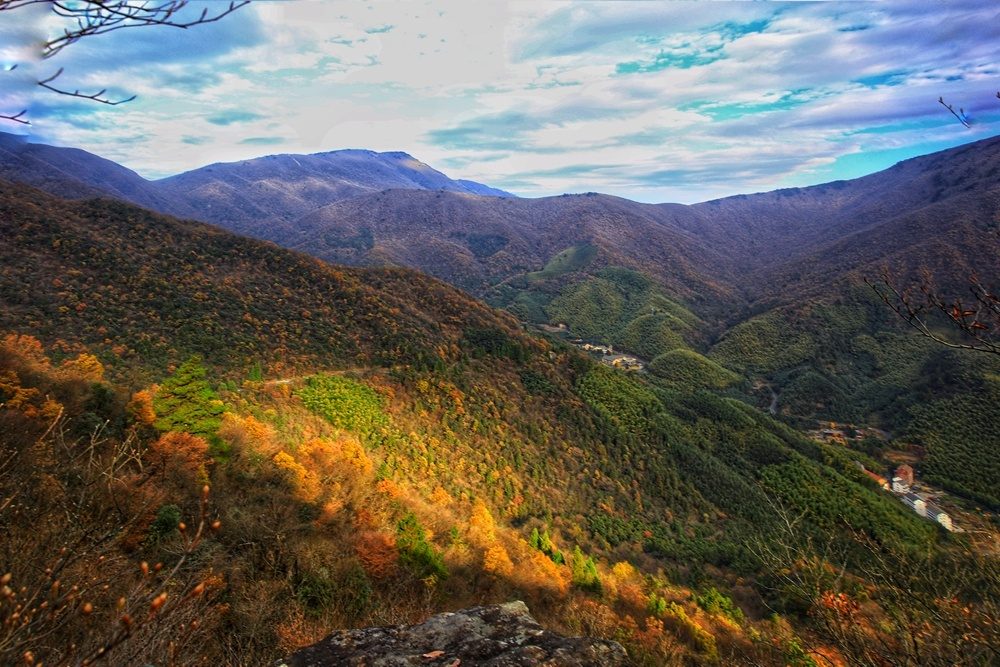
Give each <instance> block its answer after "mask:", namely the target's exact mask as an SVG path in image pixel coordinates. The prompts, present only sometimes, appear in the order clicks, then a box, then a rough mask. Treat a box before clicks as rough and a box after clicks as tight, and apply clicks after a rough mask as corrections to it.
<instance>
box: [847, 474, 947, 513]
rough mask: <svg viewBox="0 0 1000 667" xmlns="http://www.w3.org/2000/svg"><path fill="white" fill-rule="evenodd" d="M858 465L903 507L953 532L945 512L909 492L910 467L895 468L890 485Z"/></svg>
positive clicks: (911, 485)
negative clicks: (892, 494) (891, 493)
mask: <svg viewBox="0 0 1000 667" xmlns="http://www.w3.org/2000/svg"><path fill="white" fill-rule="evenodd" d="M858 465H859V466H861V469H862V470H864V472H865V474H866V475H868V476H869V477H871V478H872V479H873V480H875V481H876V482H877V483H878V485H879V486H881V487H882V488H883V489H885V490H886V491H892V492H893V493H894V494H896V497H897V498H899V499H900V501H902V503H903V504H904V505H906V506H907V507H909V508H910V509H912V510H913V511H914V512H916V513H917V514H919V515H920V516H922V517H925V518H928V519H930V520H931V521H936V522H937V523H939V524H941V525H942V526H944V528H946V529H947V530H955V527H954V525H953V524H952V522H951V517H950V516H949V515H948V513H947V512H945V511H944V510H942V509H941V508H940V507H938V506H937V505H935V504H934V503H932V502H929V501H928V500H927V499H926V498H924V497H923V496H921V495H919V494H917V493H914V492H913V491H912V490H911V489H912V488H913V468H912V467H910V466H909V465H907V464H905V463H904V464H903V465H901V466H899V467H898V468H896V472H895V474H894V475H893V477H892V483H891V484H890V483H889V481H888V480H886V479H885V478H884V477H880V476H878V475H876V474H875V473H873V472H872V471H870V470H865V467H864V466H863V465H861V464H860V463H858Z"/></svg>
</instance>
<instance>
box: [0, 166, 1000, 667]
mask: <svg viewBox="0 0 1000 667" xmlns="http://www.w3.org/2000/svg"><path fill="white" fill-rule="evenodd" d="M437 194H438V193H433V192H418V195H420V196H424V197H427V196H431V197H436V196H437ZM440 195H441V199H442V201H445V198H446V197H449V201H450V200H451V199H450V197H451V196H452V195H448V194H447V193H440ZM455 196H457V195H455ZM461 196H463V197H470V198H476V197H477V196H476V195H461ZM567 199H568V200H569V201H570V203H571V204H573V205H575V206H578V207H580V208H579V209H578V210H580V211H582V210H583V208H587V207H588V205H587V204H586V200H587V198H586V197H584V198H567ZM590 199H595V198H594V197H591V198H590ZM517 202H518V200H513V201H512V204H511V205H512V206H516V205H518V203H517ZM617 206H619V204H618V202H616V201H614V200H611V201H607V200H603V199H600V200H598V204H597V205H596V206H594V207H593V208H595V209H596V210H598V211H600V212H603V215H604V216H606V217H608V218H612V219H613V218H614V216H615V215H616V212H618V211H621V210H622V209H620V208H616V207H617ZM622 206H624V204H623V205H622ZM568 208H569V209H570V210H573V208H572V206H570V207H568ZM554 210H555V211H556V212H559V213H561V212H564V210H565V209H564V208H563V207H562V206H556V207H555V209H554ZM624 210H629V211H630V210H632V209H630V208H626V209H624ZM576 217H579V216H576ZM580 224H581V225H591V226H593V228H594V229H598V228H600V227H599V225H598V224H597V222H594V221H584V222H581V223H580ZM648 224H650V225H652V224H653V222H652V221H650V222H649V223H648ZM613 229H614V226H613V225H608V226H607V228H606V231H605V232H604V233H606V234H611V233H612V231H613ZM622 234H626V235H627V232H622ZM678 238H680V237H678ZM623 242H624V241H623ZM678 242H679V241H678ZM596 255H597V253H591V252H589V251H587V249H586V248H577V249H576V250H575V251H574V252H572V253H563V254H561V255H560V257H561V260H562V262H561V263H562V264H572V265H574V266H582V265H585V264H586V262H587V261H588V257H589V256H596ZM553 261H554V260H553ZM553 261H550V264H552V266H548V267H546V268H545V269H543V270H542V271H541V273H545V272H546V271H548V274H547V275H546V276H538V277H536V278H537V280H538V281H540V283H541V284H546V283H548V282H549V281H550V280H554V281H557V282H558V280H559V279H560V276H562V277H566V276H569V275H570V273H572V272H570V273H565V272H563V271H564V268H565V267H563V268H560V266H559V264H560V262H555V263H554V264H553ZM0 266H2V267H3V268H2V270H0V330H2V331H3V333H2V335H0V452H2V456H3V459H2V460H3V464H2V468H0V498H4V499H5V500H4V502H3V503H2V504H0V523H2V525H3V526H4V530H3V531H2V533H0V549H2V553H4V554H5V559H4V563H5V574H4V576H3V584H2V588H3V590H2V591H0V595H2V600H3V604H2V606H0V618H2V619H3V625H4V627H15V624H16V628H17V632H12V633H10V634H9V635H8V639H7V640H6V641H5V642H4V643H3V644H2V645H0V662H3V663H4V664H7V663H13V662H14V661H15V660H18V661H25V657H24V656H25V655H27V656H29V659H30V660H40V661H44V662H45V663H46V664H60V663H62V662H67V661H70V660H73V661H76V660H79V661H81V662H82V661H83V660H85V659H86V660H89V659H90V656H96V657H100V658H102V659H103V658H105V657H107V661H108V662H109V664H146V663H151V664H155V663H156V662H157V661H159V660H160V659H161V658H162V657H163V656H165V655H169V656H170V660H172V661H175V662H177V663H179V664H193V663H196V662H199V661H202V662H205V663H208V664H249V665H264V664H268V663H269V662H270V661H271V660H274V659H277V658H278V657H280V656H281V655H283V654H287V653H288V652H290V650H292V649H294V648H296V647H298V646H301V645H304V644H309V643H312V642H314V641H316V640H318V639H319V638H320V637H321V636H323V635H324V634H326V633H327V631H328V630H329V629H330V628H338V627H356V626H362V625H371V624H377V625H384V624H386V623H397V624H398V623H414V622H417V621H419V620H423V619H425V618H427V617H428V616H430V615H431V614H434V613H440V612H443V611H449V610H454V609H458V608H461V607H465V606H469V605H471V604H490V603H497V602H504V601H509V600H512V599H521V600H525V601H526V602H527V603H528V605H529V606H530V608H531V609H532V611H533V613H534V614H535V615H536V617H537V618H538V619H539V621H540V622H542V623H543V624H545V625H547V626H549V627H553V628H554V629H556V630H558V631H562V632H573V633H581V632H584V633H588V634H594V635H596V636H599V637H603V638H615V640H616V641H620V642H621V643H622V645H623V646H624V647H625V648H626V649H627V650H628V651H629V654H630V656H631V657H632V659H634V660H635V661H636V662H637V663H639V664H641V665H650V666H652V665H663V664H668V663H669V662H671V661H677V660H681V659H683V661H684V662H686V663H688V664H705V665H708V664H718V663H720V662H722V663H728V664H746V662H747V661H748V660H751V661H752V662H754V663H756V664H767V665H786V664H790V663H794V662H795V661H798V662H799V664H804V660H800V659H799V658H797V657H795V656H800V657H801V656H802V655H804V654H805V652H804V649H803V648H802V647H803V646H809V647H812V648H810V650H819V649H822V650H823V651H826V653H824V655H826V654H827V653H829V652H831V651H832V652H834V653H836V654H839V655H843V656H847V657H846V658H845V660H844V662H846V663H848V664H851V663H854V662H858V661H859V660H860V659H861V658H864V657H866V656H870V655H873V651H875V652H878V651H881V653H874V655H885V656H897V657H898V655H899V654H900V652H905V653H906V655H907V659H908V660H910V662H913V663H915V662H916V661H917V660H916V658H914V657H913V656H914V655H917V656H918V657H919V658H920V659H922V660H923V661H924V664H926V661H927V657H928V656H931V657H933V659H934V661H935V662H933V663H932V664H955V663H956V662H961V661H962V660H964V661H965V662H968V663H971V664H980V663H983V662H984V660H986V658H984V657H983V656H984V655H985V656H988V655H989V654H988V653H987V651H988V650H989V647H991V646H995V645H996V643H997V639H998V637H997V635H996V633H997V628H996V624H995V623H994V622H993V621H992V620H991V619H993V618H995V614H996V612H995V604H996V602H995V601H996V600H997V599H1000V591H997V585H998V582H1000V577H996V576H994V575H995V569H991V568H993V567H994V562H993V561H992V560H987V559H978V558H977V557H976V556H975V555H974V549H972V547H971V546H970V544H969V542H968V541H967V540H966V537H965V536H962V535H956V536H952V535H951V534H949V533H945V532H944V531H943V530H941V529H939V528H938V527H937V526H935V524H933V523H931V522H929V521H927V520H925V519H924V518H922V517H920V516H918V515H917V514H916V513H914V512H912V511H910V510H908V509H907V508H905V507H904V506H903V505H902V504H901V503H899V502H898V501H896V500H895V499H894V498H892V497H891V496H889V495H888V494H886V493H884V492H883V491H881V490H880V489H879V488H877V486H876V485H875V484H874V483H872V482H871V481H870V479H869V478H868V476H866V475H865V474H864V473H863V472H862V471H861V470H860V469H859V467H858V466H857V465H856V462H863V463H864V464H865V465H867V466H869V467H870V468H872V469H874V468H875V467H876V466H878V465H879V463H878V461H876V460H874V459H872V458H871V457H870V456H867V455H866V454H865V453H863V452H858V451H855V450H849V449H847V448H845V447H842V446H839V445H827V444H823V443H820V442H817V441H815V440H813V439H811V438H808V437H806V436H804V435H802V434H801V433H798V432H796V431H795V430H793V429H792V428H790V427H789V426H788V425H787V424H785V423H782V422H781V421H778V420H776V419H774V418H772V417H771V416H769V415H768V414H766V413H765V412H762V411H759V410H757V409H755V408H753V407H752V406H750V405H748V404H747V403H746V401H745V400H741V399H746V397H747V396H748V395H750V394H751V392H752V391H753V387H752V385H751V383H750V382H748V381H746V380H745V379H741V378H739V377H736V376H734V375H733V374H732V373H726V372H725V371H723V370H722V369H719V368H717V367H714V366H712V364H711V362H709V361H707V360H704V359H703V358H701V357H700V356H699V355H697V353H695V352H693V351H690V350H688V351H686V352H680V353H676V354H674V355H673V356H672V357H671V356H670V355H669V354H668V355H667V358H665V359H664V360H662V363H661V364H659V365H658V366H657V367H665V368H666V369H667V370H670V371H672V372H673V375H671V374H670V373H666V374H664V377H660V376H658V375H656V374H654V373H650V374H644V375H629V374H626V373H623V372H619V371H616V370H613V369H611V368H609V367H607V366H605V365H604V364H601V363H598V362H597V361H596V360H594V359H593V358H591V357H589V356H586V355H584V354H583V353H581V352H580V351H578V350H577V349H575V348H574V347H571V346H568V345H566V344H563V343H561V342H560V341H558V340H556V339H549V338H546V337H542V336H534V335H530V334H529V333H528V332H526V331H524V330H523V329H522V327H521V326H520V324H519V322H518V321H517V320H516V319H515V318H514V317H512V316H511V315H510V314H509V313H505V312H503V311H498V310H494V309H492V308H490V307H488V306H486V305H485V304H483V303H482V302H479V301H476V300H474V299H472V298H470V297H469V296H467V295H466V294H464V293H462V292H461V291H459V290H457V289H456V288H454V287H452V286H450V285H448V284H446V283H444V282H442V281H441V280H438V279H435V278H432V277H428V276H426V275H424V274H421V273H419V272H417V271H415V270H412V269H406V268H384V267H369V268H345V267H334V266H331V265H328V264H325V263H323V262H321V261H319V260H317V259H315V258H314V257H311V256H309V255H306V254H304V253H300V252H296V251H293V250H289V249H284V248H280V247H277V246H275V245H274V244H272V243H268V242H263V241H259V240H255V239H250V238H246V237H241V236H238V235H235V234H233V233H231V232H229V231H226V230H224V229H221V228H219V227H217V226H212V225H208V224H204V223H200V222H194V221H191V220H180V219H176V218H172V217H169V216H165V215H161V214H158V213H154V212H150V211H148V210H145V209H142V208H139V207H137V206H135V205H132V204H129V203H125V202H121V201H117V200H111V199H88V200H84V201H67V200H64V199H60V198H57V197H54V196H52V195H49V194H46V193H44V192H42V191H40V190H38V189H35V188H32V187H30V186H26V185H11V184H8V183H0ZM525 280H528V278H525ZM583 284H584V285H586V284H591V285H594V286H596V287H594V295H595V296H597V297H600V298H601V299H604V298H607V303H608V304H612V303H614V302H615V301H614V298H618V299H620V300H621V301H628V302H629V303H628V304H626V305H628V306H629V308H631V307H632V306H634V305H636V304H634V303H631V301H632V297H633V296H635V295H637V294H640V293H641V294H642V295H643V299H649V300H651V301H652V302H654V303H655V304H656V305H655V306H654V308H655V310H656V312H655V313H645V314H643V315H641V316H637V317H636V318H635V319H636V320H641V322H642V323H648V322H651V323H653V324H656V323H661V322H666V321H673V320H676V321H677V322H678V323H680V324H690V323H691V322H697V320H696V319H692V318H693V316H691V315H689V314H687V313H685V312H684V311H683V309H682V308H681V307H680V306H679V305H678V304H676V303H672V302H670V300H669V299H668V298H667V297H666V296H664V295H663V294H661V293H659V292H657V290H659V289H662V288H660V287H657V284H656V283H655V282H654V281H653V280H652V279H651V278H648V277H645V276H644V274H642V273H640V272H638V271H634V270H629V269H623V268H621V267H610V266H608V267H604V268H602V269H599V270H595V272H594V274H593V276H591V278H590V279H589V281H584V283H583ZM565 287H567V288H572V287H573V285H566V286H565ZM615 290H620V291H618V292H616V291H615ZM623 295H624V296H623ZM563 296H564V297H565V298H569V297H573V296H580V294H579V293H572V294H564V295H563ZM612 297H614V298H612ZM626 297H628V298H626ZM560 303H561V302H559V301H558V298H557V299H553V301H552V305H553V306H558V305H559V304H560ZM647 303H648V302H647V301H645V300H641V303H640V304H639V305H640V306H641V307H642V310H646V308H645V305H646V304H647ZM629 308H625V309H624V311H628V310H629ZM570 310H572V308H570ZM624 311H623V312H624ZM671 326H674V325H673V324H672V325H671ZM639 330H640V331H643V330H644V329H641V328H640V329H639ZM678 344H679V345H682V346H683V345H684V343H683V341H681V342H679V343H678ZM685 349H686V348H685ZM671 363H672V365H671ZM685 369H686V372H687V376H685V374H684V373H682V372H678V371H684V370H685ZM692 369H694V370H692ZM698 369H707V370H709V371H712V372H713V373H714V377H712V378H710V379H709V380H710V381H704V382H700V381H699V378H698V377H694V378H692V377H691V375H692V374H693V375H695V376H697V375H699V374H703V373H702V371H701V370H698ZM990 397H991V396H986V397H985V398H986V400H989V399H990ZM942 407H945V408H947V407H948V406H942ZM924 416H925V417H926V418H927V419H930V420H933V418H934V415H932V414H927V415H924ZM198 489H203V490H202V491H201V492H200V493H199V491H198ZM922 558H926V560H921V559H922ZM913 571H919V572H930V573H931V575H932V576H928V577H925V578H921V579H920V580H919V582H915V581H914V580H913V579H911V578H910V573H911V572H913ZM841 573H844V575H845V576H841ZM945 593H947V594H945ZM22 600H23V601H24V603H23V604H22ZM37 600H44V604H45V607H41V606H38V607H37V608H38V609H45V610H46V611H45V613H36V612H35V611H34V610H35V609H36V606H35V602H32V601H37ZM954 600H958V601H959V602H958V603H955V602H954ZM914 601H916V602H914ZM9 602H12V603H9ZM855 602H857V605H855ZM861 602H863V603H864V604H861ZM38 604H39V605H41V603H38ZM900 610H905V611H906V612H907V613H905V614H902V613H897V612H899V611H900ZM965 610H968V611H967V612H966V611H965ZM775 614H777V615H775ZM195 621H196V623H195ZM123 627H124V628H127V629H128V631H127V632H123V631H122V630H121V628H123ZM875 629H877V630H878V632H879V633H880V634H879V635H878V636H879V637H880V638H881V637H885V638H888V641H887V642H886V646H887V647H888V648H886V647H885V646H881V645H876V644H874V643H873V642H871V640H870V637H872V636H873V634H872V633H873V631H874V630H875ZM845 631H846V632H848V633H850V634H849V635H848V636H847V637H846V638H845V635H844V632H845ZM918 631H919V633H920V634H918ZM957 632H962V633H964V634H965V636H966V637H968V639H965V640H963V642H961V643H960V645H956V644H955V643H954V642H953V641H952V638H953V637H954V636H956V633H957ZM855 642H858V643H857V644H856V643H855ZM914 643H915V645H914ZM918 651H919V653H917V652H918ZM956 652H957V653H956ZM106 654H109V655H107V656H106ZM428 656H430V657H428ZM748 656H749V657H748ZM423 657H424V658H425V659H426V660H429V661H430V660H433V659H435V658H436V657H441V655H440V654H436V653H435V652H434V651H430V652H429V653H427V654H423ZM202 658H204V659H203V660H202ZM805 664H807V663H805Z"/></svg>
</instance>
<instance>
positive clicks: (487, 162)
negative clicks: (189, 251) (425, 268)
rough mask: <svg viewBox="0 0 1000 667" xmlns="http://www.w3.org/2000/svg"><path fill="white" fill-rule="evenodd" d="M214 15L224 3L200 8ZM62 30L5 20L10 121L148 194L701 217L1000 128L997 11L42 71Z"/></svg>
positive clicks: (778, 13) (366, 13)
mask: <svg viewBox="0 0 1000 667" xmlns="http://www.w3.org/2000/svg"><path fill="white" fill-rule="evenodd" d="M206 5H207V6H208V9H209V11H210V12H213V11H218V10H219V9H221V8H224V7H225V4H220V3H218V2H208V3H204V2H201V3H200V2H192V3H191V6H190V7H189V8H187V9H186V10H185V11H190V12H195V13H200V11H201V9H203V8H204V7H205V6H206ZM63 21H64V19H60V18H59V17H57V16H54V15H52V14H51V13H50V12H49V11H48V10H47V8H46V7H45V6H28V7H23V8H20V9H14V10H8V11H5V12H0V69H2V70H3V71H0V113H3V114H8V115H12V114H16V113H17V112H19V111H21V110H22V109H26V110H27V111H26V113H25V116H24V118H26V119H28V120H30V121H31V125H30V126H27V125H22V124H18V123H15V122H12V121H4V120H0V131H4V132H15V133H19V134H27V135H29V136H30V138H31V141H36V142H41V143H49V144H54V145H59V146H72V147H77V148H82V149H84V150H87V151H90V152H92V153H96V154H98V155H101V156H103V157H106V158H108V159H111V160H114V161H116V162H118V163H120V164H123V165H125V166H127V167H129V168H130V169H133V170H135V171H136V172H138V173H139V174H141V175H142V176H144V177H146V178H150V179H155V178H163V177H166V176H170V175H173V174H176V173H180V172H183V171H187V170H190V169H194V168H197V167H200V166H203V165H206V164H210V163H213V162H229V161H236V160H245V159H249V158H253V157H258V156H261V155H269V154H275V153H317V152H324V151H333V150H339V149H346V148H361V149H369V150H375V151H404V152H407V153H409V154H410V155H412V156H414V157H416V158H417V159H419V160H421V161H422V162H424V163H426V164H428V165H430V166H432V167H434V168H436V169H438V170H440V171H443V172H444V173H446V174H447V175H448V176H451V177H452V178H466V179H470V180H475V181H479V182H481V183H485V184H487V185H491V186H493V187H498V188H502V189H505V190H508V191H511V192H513V193H515V194H518V195H520V196H526V197H539V196H549V195H557V194H561V193H564V192H603V193H607V194H612V195H617V196H621V197H627V198H630V199H634V200H637V201H644V202H680V203H693V202H697V201H705V200H708V199H713V198H717V197H723V196H728V195H734V194H741V193H751V192H761V191H767V190H773V189H777V188H782V187H798V186H805V185H811V184H816V183H824V182H828V181H833V180H838V179H845V178H855V177H858V176H862V175H865V174H868V173H872V172H874V171H878V170H881V169H885V168H887V167H890V166H892V165H893V164H894V163H896V162H898V161H899V160H902V159H906V158H909V157H914V156H917V155H922V154H926V153H931V152H934V151H937V150H942V149H944V148H949V147H952V146H957V145H960V144H964V143H968V142H971V141H975V140H978V139H983V138H986V137H989V136H993V135H995V134H998V133H1000V99H998V97H997V94H998V91H1000V2H997V0H908V1H905V2H904V1H899V0H878V1H866V0H861V1H851V2H840V1H830V2H798V1H794V2H793V1H783V2H774V1H768V0H758V1H746V2H734V1H712V0H702V1H670V0H646V1H642V2H631V1H624V0H615V1H606V2H599V1H592V0H588V1H575V2H548V1H546V0H524V1H521V0H517V1H509V2H498V1H491V0H447V1H440V0H427V1H421V0H406V1H395V0H378V2H377V3H376V2H353V1H350V0H332V1H330V2H318V1H310V2H298V1H295V0H290V1H286V2H278V1H272V2H254V3H252V4H250V5H248V6H246V7H243V8H241V9H239V10H238V11H236V12H235V13H233V14H231V15H229V16H227V17H225V18H224V19H222V20H220V21H218V22H215V23H211V24H206V25H201V26H196V27H193V28H190V29H187V30H181V29H177V28H172V27H167V26H157V27H144V28H135V29H128V30H119V31H117V32H113V33H108V34H105V35H97V36H91V37H87V38H85V39H83V40H80V41H79V42H76V43H75V44H72V45H71V46H69V47H67V48H66V49H64V50H63V51H61V52H60V53H59V54H58V55H56V56H55V57H53V58H50V59H47V60H42V59H40V58H39V57H38V53H39V45H40V44H42V43H44V41H45V40H46V39H51V38H52V37H54V36H57V35H59V34H60V32H61V30H62V29H63V28H64V27H65V24H64V23H63ZM15 65H16V67H14V66H15ZM12 67H13V69H11V68H12ZM59 68H63V74H62V75H61V76H60V77H59V79H58V80H57V82H58V83H59V84H60V85H62V86H63V87H64V88H68V89H71V90H72V89H79V90H80V91H81V92H85V93H91V92H97V91H98V90H101V89H103V88H107V89H108V92H107V93H106V94H107V96H108V97H109V99H113V100H118V99H124V98H127V97H130V96H132V95H136V96H137V97H136V99H135V100H134V101H131V102H128V103H126V104H120V105H117V106H109V105H103V104H98V103H96V102H92V101H86V100H80V99H73V98H70V97H65V96H60V95H56V94H54V93H51V92H48V91H45V90H44V89H42V88H40V87H39V86H37V85H36V84H35V82H36V81H37V80H39V79H44V78H46V77H47V76H51V75H52V74H54V73H55V72H56V71H58V69H59ZM939 98H943V99H944V101H945V103H947V104H951V105H952V106H953V108H954V110H955V111H956V112H958V110H959V109H960V108H961V109H963V110H964V115H965V116H966V117H967V120H968V123H969V127H965V126H964V125H963V124H962V123H960V122H959V120H958V119H957V118H956V117H955V116H954V115H953V114H952V113H951V112H949V111H948V109H946V108H945V107H944V106H943V105H942V104H941V103H939Z"/></svg>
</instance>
